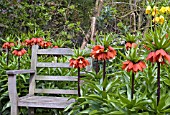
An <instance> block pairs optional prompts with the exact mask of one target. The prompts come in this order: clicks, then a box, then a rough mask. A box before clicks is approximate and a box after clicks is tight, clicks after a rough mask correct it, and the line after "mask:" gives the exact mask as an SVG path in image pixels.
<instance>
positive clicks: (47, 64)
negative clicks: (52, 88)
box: [37, 62, 72, 68]
mask: <svg viewBox="0 0 170 115" xmlns="http://www.w3.org/2000/svg"><path fill="white" fill-rule="evenodd" d="M37 67H54V68H72V67H71V66H70V65H69V63H50V62H37Z"/></svg>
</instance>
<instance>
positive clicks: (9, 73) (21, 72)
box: [6, 69, 35, 75]
mask: <svg viewBox="0 0 170 115" xmlns="http://www.w3.org/2000/svg"><path fill="white" fill-rule="evenodd" d="M6 73H7V74H8V75H16V74H27V73H35V70H32V69H28V70H7V71H6Z"/></svg>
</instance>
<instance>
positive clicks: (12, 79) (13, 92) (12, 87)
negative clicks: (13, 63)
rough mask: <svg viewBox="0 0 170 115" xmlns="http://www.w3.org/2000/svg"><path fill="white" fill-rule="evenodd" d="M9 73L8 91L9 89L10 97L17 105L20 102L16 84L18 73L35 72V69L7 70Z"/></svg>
mask: <svg viewBox="0 0 170 115" xmlns="http://www.w3.org/2000/svg"><path fill="white" fill-rule="evenodd" d="M6 73H7V75H8V91H9V98H10V101H11V103H12V104H13V105H17V103H18V101H17V100H18V95H17V86H16V81H17V80H16V75H17V74H27V73H30V74H34V73H35V71H34V70H31V69H30V70H7V71H6Z"/></svg>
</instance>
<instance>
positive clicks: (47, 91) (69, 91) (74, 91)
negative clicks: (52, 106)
mask: <svg viewBox="0 0 170 115" xmlns="http://www.w3.org/2000/svg"><path fill="white" fill-rule="evenodd" d="M35 93H46V94H77V93H78V91H77V90H65V89H35Z"/></svg>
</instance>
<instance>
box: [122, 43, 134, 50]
mask: <svg viewBox="0 0 170 115" xmlns="http://www.w3.org/2000/svg"><path fill="white" fill-rule="evenodd" d="M125 47H126V50H129V49H131V48H136V47H137V44H136V43H130V42H127V43H126V44H125Z"/></svg>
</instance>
